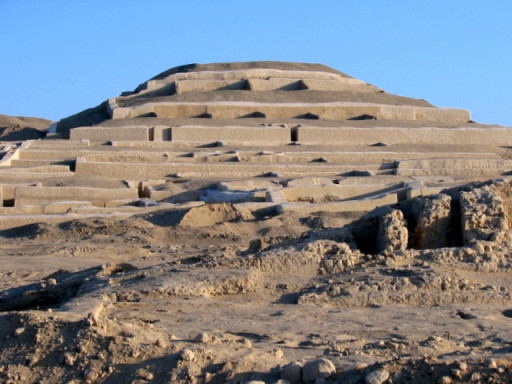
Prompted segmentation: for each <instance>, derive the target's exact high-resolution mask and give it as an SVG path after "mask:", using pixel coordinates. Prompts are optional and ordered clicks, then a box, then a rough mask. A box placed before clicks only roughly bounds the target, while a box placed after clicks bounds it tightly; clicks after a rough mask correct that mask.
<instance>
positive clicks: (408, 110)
mask: <svg viewBox="0 0 512 384" xmlns="http://www.w3.org/2000/svg"><path fill="white" fill-rule="evenodd" d="M256 112H257V113H260V114H262V115H264V116H265V117H266V118H269V119H279V118H296V117H300V116H310V117H311V116H315V117H316V118H318V119H322V120H346V119H350V118H356V117H358V116H362V115H371V116H374V117H375V118H376V119H379V120H421V121H439V122H452V121H456V122H467V121H468V120H469V119H470V114H469V112H468V111H466V110H462V109H454V108H426V107H414V106H409V105H388V104H365V103H342V102H339V103H311V104H305V103H304V104H301V103H251V102H210V103H192V102H180V103H164V102H162V103H146V104H143V105H137V106H134V107H126V108H116V109H114V110H113V113H112V118H114V119H122V118H133V117H137V116H141V115H146V114H150V113H154V114H156V116H158V117H167V118H186V117H196V116H201V115H205V114H207V115H209V116H211V117H212V118H213V119H236V118H240V117H244V116H249V115H251V114H253V113H256Z"/></svg>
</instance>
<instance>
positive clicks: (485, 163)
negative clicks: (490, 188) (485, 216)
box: [396, 158, 512, 177]
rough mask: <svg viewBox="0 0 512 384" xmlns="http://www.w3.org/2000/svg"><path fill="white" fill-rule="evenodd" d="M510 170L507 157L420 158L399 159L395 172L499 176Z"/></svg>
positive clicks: (511, 167) (511, 165)
mask: <svg viewBox="0 0 512 384" xmlns="http://www.w3.org/2000/svg"><path fill="white" fill-rule="evenodd" d="M510 171H512V160H507V159H456V158H455V159H454V158H450V159H421V160H401V161H399V162H398V167H397V168H396V174H397V175H400V176H459V177H468V176H485V177H488V176H499V175H502V174H503V173H507V172H510Z"/></svg>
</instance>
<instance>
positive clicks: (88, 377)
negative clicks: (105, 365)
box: [84, 368, 100, 383]
mask: <svg viewBox="0 0 512 384" xmlns="http://www.w3.org/2000/svg"><path fill="white" fill-rule="evenodd" d="M99 377H100V373H99V372H98V371H97V370H96V369H93V368H90V369H88V370H87V371H85V373H84V379H85V381H86V382H88V383H92V382H94V381H96V380H97V379H98V378H99Z"/></svg>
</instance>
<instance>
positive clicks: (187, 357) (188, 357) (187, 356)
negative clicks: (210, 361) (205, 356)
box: [180, 349, 196, 361]
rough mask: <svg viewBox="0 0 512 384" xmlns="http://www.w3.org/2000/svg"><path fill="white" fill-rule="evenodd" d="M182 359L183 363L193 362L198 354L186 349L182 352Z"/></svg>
mask: <svg viewBox="0 0 512 384" xmlns="http://www.w3.org/2000/svg"><path fill="white" fill-rule="evenodd" d="M180 358H181V360H183V361H192V360H194V359H195V358H196V354H195V353H194V352H193V351H191V350H190V349H184V350H182V351H181V354H180Z"/></svg>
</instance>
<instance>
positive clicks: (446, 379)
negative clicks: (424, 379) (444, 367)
mask: <svg viewBox="0 0 512 384" xmlns="http://www.w3.org/2000/svg"><path fill="white" fill-rule="evenodd" d="M452 382H453V380H452V378H451V377H450V376H443V377H441V378H440V379H439V381H438V383H439V384H451V383H452Z"/></svg>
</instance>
